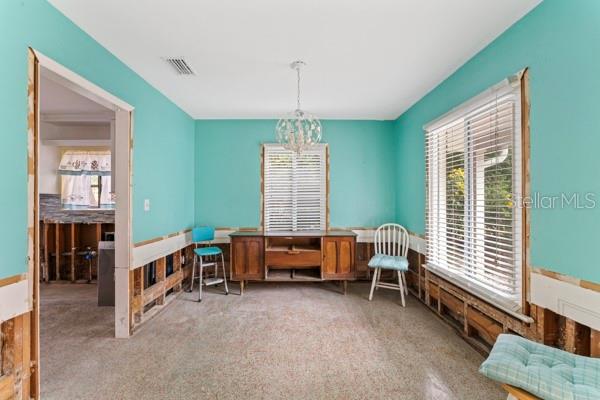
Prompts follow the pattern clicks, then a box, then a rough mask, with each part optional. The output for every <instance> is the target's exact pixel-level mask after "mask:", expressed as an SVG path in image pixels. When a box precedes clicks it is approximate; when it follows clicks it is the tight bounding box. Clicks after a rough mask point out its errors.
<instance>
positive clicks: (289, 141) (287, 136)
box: [275, 61, 322, 154]
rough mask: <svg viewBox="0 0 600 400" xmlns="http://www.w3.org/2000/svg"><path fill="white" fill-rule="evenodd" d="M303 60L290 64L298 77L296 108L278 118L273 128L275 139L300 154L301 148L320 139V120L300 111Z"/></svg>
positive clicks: (307, 146)
mask: <svg viewBox="0 0 600 400" xmlns="http://www.w3.org/2000/svg"><path fill="white" fill-rule="evenodd" d="M305 65H306V63H305V62H304V61H294V62H293V63H292V64H290V67H291V68H292V69H295V70H296V74H297V77H298V96H297V98H296V102H297V103H296V110H294V111H292V112H291V113H289V114H287V115H285V116H284V117H283V118H281V119H280V120H279V122H278V123H277V126H276V128H275V132H276V134H277V141H278V142H279V143H280V144H281V145H283V147H284V148H285V149H287V150H291V151H294V152H296V153H297V154H300V153H301V152H302V151H303V150H306V149H307V148H309V147H311V146H312V145H314V144H317V143H319V142H320V141H321V134H322V129H321V122H320V121H319V119H318V118H317V117H315V116H314V115H312V114H309V113H307V112H305V111H302V109H301V108H300V68H302V67H303V66H305Z"/></svg>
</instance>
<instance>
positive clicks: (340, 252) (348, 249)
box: [321, 236, 356, 280]
mask: <svg viewBox="0 0 600 400" xmlns="http://www.w3.org/2000/svg"><path fill="white" fill-rule="evenodd" d="M355 246H356V238H355V237H354V236H340V237H324V238H323V249H322V252H323V263H322V266H321V269H322V274H323V279H331V280H348V279H356V265H355V261H354V259H355Z"/></svg>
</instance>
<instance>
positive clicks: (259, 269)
mask: <svg viewBox="0 0 600 400" xmlns="http://www.w3.org/2000/svg"><path fill="white" fill-rule="evenodd" d="M264 251H265V246H264V238H263V237H262V236H242V237H233V238H231V279H232V280H234V281H239V280H262V279H264Z"/></svg>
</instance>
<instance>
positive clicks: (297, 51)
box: [50, 0, 541, 119]
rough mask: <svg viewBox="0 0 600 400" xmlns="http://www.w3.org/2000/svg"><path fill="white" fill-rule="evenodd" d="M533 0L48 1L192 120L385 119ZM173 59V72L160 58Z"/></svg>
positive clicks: (440, 78)
mask: <svg viewBox="0 0 600 400" xmlns="http://www.w3.org/2000/svg"><path fill="white" fill-rule="evenodd" d="M540 1H541V0H369V1H365V0H294V1H292V0H253V1H247V0H246V1H243V0H169V1H164V0H146V1H143V2H141V1H134V0H88V1H81V0H50V2H51V3H52V4H53V5H55V6H56V7H57V8H58V9H59V10H61V11H62V12H63V13H64V14H65V15H67V16H68V17H69V18H70V19H72V20H73V21H74V22H75V23H76V24H77V25H79V26H80V27H81V28H82V29H83V30H85V31H86V32H88V33H89V34H90V35H91V36H92V37H93V38H94V39H96V40H97V41H98V42H100V43H101V44H102V45H103V46H105V47H106V48H107V49H108V50H110V51H111V52H113V53H114V54H115V55H116V56H117V57H119V58H120V59H121V60H122V61H123V62H124V63H125V64H127V65H128V66H129V67H131V68H132V69H133V70H135V71H136V72H137V73H138V74H140V75H141V76H142V77H143V78H144V79H146V80H147V81H148V82H150V83H151V84H152V85H154V86H155V87H156V88H158V89H159V90H160V91H161V92H163V93H164V94H165V95H166V96H167V97H169V98H170V99H171V100H173V101H174V102H175V103H176V104H177V105H179V106H180V107H181V108H182V109H184V110H185V111H187V112H188V113H189V114H190V115H191V116H192V117H194V118H275V117H278V116H280V115H281V114H283V113H285V112H287V111H290V110H292V109H293V108H295V98H296V81H295V80H296V77H295V74H294V72H293V71H292V70H291V69H289V67H288V64H289V63H290V62H291V61H293V60H296V59H302V60H304V61H306V63H307V64H308V66H307V67H306V68H305V70H304V73H303V76H302V80H303V85H302V91H303V95H302V103H303V108H304V109H306V110H308V111H310V112H312V113H315V114H317V115H318V116H319V117H320V118H333V119H394V118H396V117H398V116H399V115H400V114H401V113H402V112H404V111H405V110H406V109H407V108H409V107H410V106H411V105H412V104H414V103H415V102H416V101H417V100H419V99H420V98H421V97H422V96H423V95H425V94H426V93H427V92H428V91H430V90H431V89H432V88H434V87H435V86H436V85H437V84H439V83H440V82H441V81H443V80H444V79H445V78H446V77H448V76H449V75H450V74H451V73H452V72H453V71H455V70H456V69H457V68H458V67H459V66H460V65H462V64H463V63H464V62H465V61H467V60H468V59H469V58H471V57H472V56H473V55H475V54H476V53H477V52H478V51H479V50H481V49H483V48H484V47H485V46H486V45H487V44H488V43H489V42H491V41H492V40H493V39H494V38H495V37H497V36H498V35H499V34H501V33H502V32H503V31H504V30H506V29H507V28H508V27H509V26H510V25H511V24H513V23H514V22H516V21H517V20H518V19H519V18H521V17H522V16H523V15H525V14H526V13H527V12H528V11H530V10H531V9H532V8H533V7H534V6H536V5H537V4H538V3H540ZM170 56H174V57H185V58H186V60H187V61H188V63H189V64H190V65H191V66H192V68H194V70H195V71H196V73H197V75H196V76H192V77H190V76H178V75H176V74H175V73H174V71H173V70H172V69H171V67H170V66H169V65H167V64H166V63H165V62H164V61H163V60H162V59H161V57H170Z"/></svg>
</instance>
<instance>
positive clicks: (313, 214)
mask: <svg viewBox="0 0 600 400" xmlns="http://www.w3.org/2000/svg"><path fill="white" fill-rule="evenodd" d="M263 157H264V158H263V180H264V181H263V185H264V189H263V190H264V192H263V196H264V197H263V202H264V203H263V212H264V224H265V230H266V231H310V230H325V229H326V210H327V192H326V182H327V147H326V145H325V144H318V145H314V146H312V147H311V148H310V149H307V150H303V151H302V153H301V154H297V153H295V152H293V151H289V150H285V149H284V148H283V147H282V146H280V145H275V144H265V145H264V150H263Z"/></svg>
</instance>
